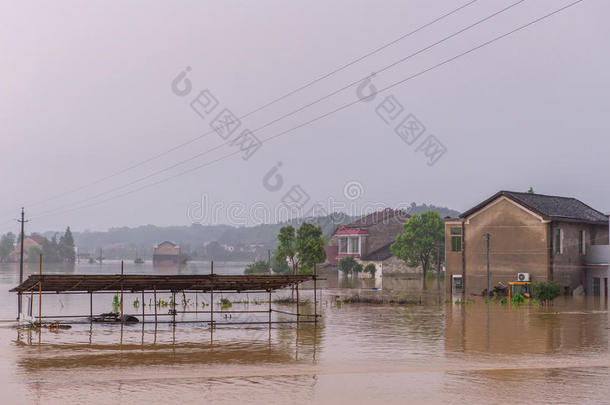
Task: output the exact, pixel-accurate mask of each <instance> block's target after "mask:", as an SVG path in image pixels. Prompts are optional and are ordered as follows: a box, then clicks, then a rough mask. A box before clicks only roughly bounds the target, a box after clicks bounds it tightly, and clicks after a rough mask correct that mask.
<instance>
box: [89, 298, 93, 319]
mask: <svg viewBox="0 0 610 405" xmlns="http://www.w3.org/2000/svg"><path fill="white" fill-rule="evenodd" d="M89 319H90V320H91V323H93V293H92V292H90V293H89Z"/></svg>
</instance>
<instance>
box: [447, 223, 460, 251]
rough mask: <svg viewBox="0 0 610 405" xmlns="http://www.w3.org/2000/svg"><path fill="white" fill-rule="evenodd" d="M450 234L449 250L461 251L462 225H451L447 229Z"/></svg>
mask: <svg viewBox="0 0 610 405" xmlns="http://www.w3.org/2000/svg"><path fill="white" fill-rule="evenodd" d="M449 232H450V234H451V251H452V252H461V251H462V227H458V226H455V227H452V228H451V230H450V231H449Z"/></svg>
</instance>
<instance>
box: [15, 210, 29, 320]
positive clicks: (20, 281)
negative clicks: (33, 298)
mask: <svg viewBox="0 0 610 405" xmlns="http://www.w3.org/2000/svg"><path fill="white" fill-rule="evenodd" d="M17 222H20V223H21V241H20V244H21V249H20V254H19V285H21V283H23V240H24V239H25V223H26V222H29V221H26V220H25V210H24V209H23V207H21V219H18V220H17ZM17 297H18V303H17V320H19V317H20V316H21V292H19V293H18V294H17Z"/></svg>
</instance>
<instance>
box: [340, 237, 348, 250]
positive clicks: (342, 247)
mask: <svg viewBox="0 0 610 405" xmlns="http://www.w3.org/2000/svg"><path fill="white" fill-rule="evenodd" d="M339 253H347V238H339Z"/></svg>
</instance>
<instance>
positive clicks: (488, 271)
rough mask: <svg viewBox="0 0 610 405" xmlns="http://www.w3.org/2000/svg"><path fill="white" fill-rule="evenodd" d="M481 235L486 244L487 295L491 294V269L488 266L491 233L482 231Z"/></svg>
mask: <svg viewBox="0 0 610 405" xmlns="http://www.w3.org/2000/svg"><path fill="white" fill-rule="evenodd" d="M483 237H484V238H485V241H486V244H487V297H490V296H491V291H490V290H491V280H490V279H491V271H490V268H489V248H490V239H491V234H490V233H484V234H483Z"/></svg>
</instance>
